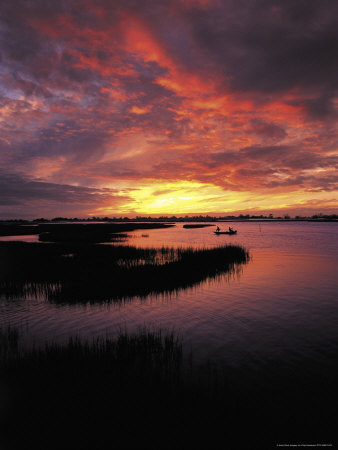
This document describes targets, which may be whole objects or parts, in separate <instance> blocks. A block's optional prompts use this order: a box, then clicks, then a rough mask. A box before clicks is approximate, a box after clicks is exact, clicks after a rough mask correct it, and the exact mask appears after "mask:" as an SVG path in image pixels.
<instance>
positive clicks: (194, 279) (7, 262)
mask: <svg viewBox="0 0 338 450" xmlns="http://www.w3.org/2000/svg"><path fill="white" fill-rule="evenodd" d="M248 258H249V256H248V253H247V251H246V250H245V249H243V248H242V247H237V246H232V245H228V246H224V247H216V248H211V249H207V248H197V249H196V248H175V249H174V248H170V247H162V248H160V249H155V248H135V247H131V246H123V245H113V246H108V245H107V246H105V245H95V244H88V243H86V244H85V245H82V244H61V243H59V244H38V243H24V242H2V243H0V265H1V266H2V267H3V270H2V271H1V272H0V295H3V296H5V297H6V298H18V297H23V298H27V297H30V296H43V297H45V298H47V299H48V300H50V301H55V302H95V301H120V300H127V299H131V298H133V297H134V296H140V297H145V296H147V295H149V294H162V293H170V292H175V291H177V290H179V289H186V288H189V287H192V286H194V285H197V284H199V283H201V282H203V281H204V280H206V279H207V278H216V277H219V276H221V275H223V274H228V275H229V274H233V273H235V271H236V270H237V269H238V267H239V266H240V265H241V264H245V263H246V262H247V261H248Z"/></svg>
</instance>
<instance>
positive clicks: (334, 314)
mask: <svg viewBox="0 0 338 450" xmlns="http://www.w3.org/2000/svg"><path fill="white" fill-rule="evenodd" d="M228 225H229V224H224V226H223V225H221V228H224V229H225V228H226V227H227V226H228ZM230 225H231V224H230ZM232 225H233V227H234V228H236V229H237V230H238V234H237V235H235V236H226V235H223V236H215V235H214V234H213V233H212V230H214V229H215V227H210V228H209V227H208V228H200V229H183V228H182V224H178V225H176V227H174V228H170V229H164V230H140V231H137V232H132V233H130V238H129V239H128V241H127V242H126V243H127V244H131V245H137V246H142V247H147V246H162V245H165V246H206V247H211V246H216V245H220V244H224V243H232V244H240V245H242V246H244V247H245V248H247V249H248V250H249V251H250V255H251V260H250V262H249V263H248V264H246V265H243V266H241V269H240V271H239V272H238V273H237V274H236V275H235V276H233V277H231V278H230V279H228V277H223V278H221V279H219V280H213V281H206V282H204V283H203V284H202V285H200V286H198V287H195V288H192V289H189V290H185V291H180V292H178V294H177V295H176V294H175V295H171V296H167V295H163V296H157V297H156V296H150V297H148V298H146V299H145V300H140V299H139V298H135V299H134V300H133V301H131V302H127V303H125V304H119V305H116V304H113V303H111V304H109V305H102V304H97V305H87V306H81V305H75V306H63V305H62V306H60V305H53V304H50V303H48V302H47V301H45V300H44V299H36V298H31V299H30V300H20V299H18V300H11V301H8V300H5V299H1V300H0V321H1V322H0V323H1V324H8V323H10V324H12V325H19V326H20V327H22V330H23V333H24V335H25V339H26V340H27V342H29V343H31V342H33V341H34V342H37V343H38V342H42V341H43V340H45V339H53V340H57V341H64V340H65V339H67V337H68V336H69V335H74V334H79V335H82V336H90V337H91V336H97V335H102V334H104V335H105V334H108V335H114V334H115V333H117V332H118V331H119V330H120V329H121V328H122V329H125V328H126V329H127V330H129V331H135V330H137V329H138V328H139V327H142V326H144V325H147V326H154V327H157V326H161V327H163V328H168V329H172V328H174V329H175V330H176V331H177V332H179V333H180V334H181V335H182V336H183V338H184V342H185V345H186V346H187V348H189V349H190V348H192V350H193V354H194V357H195V359H196V360H204V359H205V358H210V359H211V360H213V361H216V362H218V363H222V364H223V363H224V364H227V365H230V366H233V367H238V366H243V365H245V366H251V367H259V366H261V365H262V364H264V363H265V362H266V361H269V360H272V361H279V362H281V361H282V362H283V361H285V362H286V363H287V364H288V365H290V364H291V365H292V364H293V361H298V362H299V361H300V360H301V359H306V360H309V359H310V360H314V361H320V360H321V358H323V355H324V354H325V353H326V352H327V351H328V349H329V350H330V352H331V351H332V352H334V351H336V350H338V296H337V292H338V271H337V267H338V264H337V263H338V224H336V223H297V222H295V223H287V222H286V223H280V222H276V223H271V222H269V223H261V224H260V223H234V224H232ZM7 239H8V238H6V240H7ZM29 240H30V241H33V240H34V238H33V237H32V236H30V237H29Z"/></svg>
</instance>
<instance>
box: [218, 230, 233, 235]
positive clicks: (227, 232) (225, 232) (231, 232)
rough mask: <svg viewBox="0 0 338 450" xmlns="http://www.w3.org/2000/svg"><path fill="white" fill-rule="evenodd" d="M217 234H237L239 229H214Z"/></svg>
mask: <svg viewBox="0 0 338 450" xmlns="http://www.w3.org/2000/svg"><path fill="white" fill-rule="evenodd" d="M214 233H215V234H236V233H237V230H233V231H214Z"/></svg>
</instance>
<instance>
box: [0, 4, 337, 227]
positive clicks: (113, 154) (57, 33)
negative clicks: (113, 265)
mask: <svg viewBox="0 0 338 450" xmlns="http://www.w3.org/2000/svg"><path fill="white" fill-rule="evenodd" d="M0 18H1V19H0V20H1V22H0V39H1V48H0V65H1V68H0V77H1V84H0V219H1V218H3V219H5V218H35V217H47V218H48V217H55V216H59V215H62V216H68V217H69V216H71V217H75V216H78V217H87V216H93V215H95V216H111V217H113V216H120V215H122V216H129V217H134V216H135V215H163V214H165V215H172V214H176V215H186V214H216V215H219V214H238V213H245V214H247V213H248V214H255V213H259V214H261V213H264V214H266V213H267V214H269V213H278V214H286V213H288V214H291V215H295V214H299V215H302V214H303V215H305V214H306V215H308V214H310V215H311V214H315V213H318V212H322V213H338V195H337V194H338V182H337V165H338V152H337V147H338V127H337V111H338V89H337V88H338V2H337V1H335V0H332V1H326V0H321V1H318V0H304V1H300V0H279V1H274V0H266V1H262V0H257V1H253V0H244V1H241V0H233V1H231V0H123V1H122V0H121V1H118V0H115V1H114V0H95V1H94V0H57V1H56V0H29V1H28V0H2V1H1V6H0Z"/></svg>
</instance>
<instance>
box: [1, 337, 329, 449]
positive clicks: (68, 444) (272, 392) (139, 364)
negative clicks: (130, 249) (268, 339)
mask: <svg viewBox="0 0 338 450" xmlns="http://www.w3.org/2000/svg"><path fill="white" fill-rule="evenodd" d="M18 337H19V336H18V334H17V333H16V332H15V331H14V333H13V330H10V329H8V330H4V331H2V332H1V333H0V342H1V340H2V341H3V342H2V344H0V356H1V358H0V369H1V371H0V373H1V375H0V381H1V387H2V389H1V395H2V402H1V405H2V410H1V413H2V417H1V419H2V420H1V424H2V426H3V428H2V430H1V433H0V445H2V447H1V448H4V449H7V450H12V449H17V448H18V449H23V448H27V449H28V448H34V449H44V450H48V449H56V448H57V449H68V448H69V449H74V450H77V449H87V448H88V449H100V448H112V449H120V448H121V449H122V448H128V449H218V448H221V449H223V448H224V449H231V450H232V449H244V448H245V449H246V448H254V449H256V448H257V449H265V448H267V449H273V448H276V446H277V444H302V443H303V444H304V443H308V444H311V443H312V444H313V443H322V444H330V443H332V444H335V441H334V439H335V437H336V436H337V435H336V428H335V424H336V418H337V414H336V409H335V407H336V401H337V387H336V384H335V376H336V375H337V365H336V364H334V365H333V366H332V367H331V370H330V373H328V372H325V371H324V372H322V371H320V370H319V366H318V367H316V365H313V363H310V362H305V364H300V365H299V367H298V368H296V367H294V368H293V370H287V369H286V368H285V366H283V365H282V364H279V365H276V364H273V363H270V364H269V363H268V362H267V363H266V365H265V367H264V369H263V370H261V371H259V372H256V373H253V372H252V370H250V369H249V368H237V369H230V368H228V369H226V370H225V371H223V372H220V371H219V372H216V371H214V370H212V369H211V367H210V365H209V364H206V365H204V366H199V367H195V366H194V364H192V365H191V366H190V367H189V369H187V368H186V367H185V365H184V363H183V362H184V359H183V353H182V342H181V340H180V339H178V338H177V337H175V335H174V334H172V333H169V334H165V333H161V332H160V331H155V332H151V331H147V330H144V331H141V332H140V333H138V334H135V335H127V334H126V333H121V335H120V336H119V337H117V338H116V339H114V340H112V339H103V338H102V339H97V340H95V341H93V342H90V343H89V342H85V341H81V340H79V339H76V338H74V339H70V341H69V342H68V344H65V345H63V346H58V345H56V344H49V345H46V346H45V348H43V349H40V350H38V349H36V350H29V351H21V350H20V346H19V345H18V343H17V341H18ZM7 341H8V342H7ZM324 368H325V369H328V368H329V367H328V366H325V367H324Z"/></svg>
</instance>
